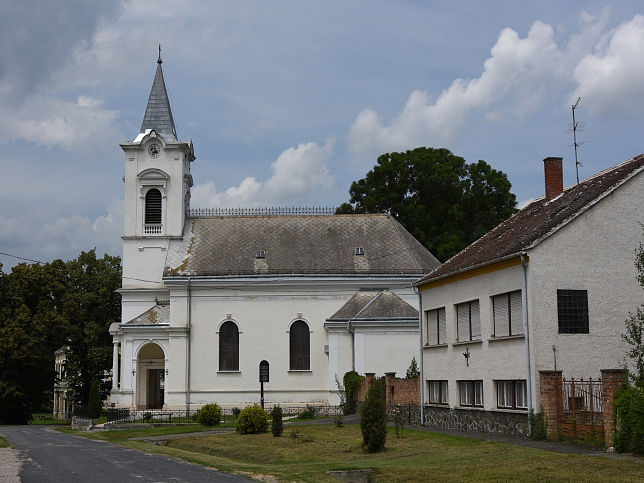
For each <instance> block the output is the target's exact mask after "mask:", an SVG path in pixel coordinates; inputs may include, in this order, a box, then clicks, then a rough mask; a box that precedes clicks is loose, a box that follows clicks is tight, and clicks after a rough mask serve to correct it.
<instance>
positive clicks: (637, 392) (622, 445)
mask: <svg viewBox="0 0 644 483" xmlns="http://www.w3.org/2000/svg"><path fill="white" fill-rule="evenodd" d="M614 408H615V420H616V423H617V425H616V426H617V431H616V432H615V441H614V445H615V449H616V450H617V451H618V452H620V453H636V454H644V388H641V387H627V388H625V389H624V390H622V391H620V393H619V395H618V396H617V399H616V400H615V406H614Z"/></svg>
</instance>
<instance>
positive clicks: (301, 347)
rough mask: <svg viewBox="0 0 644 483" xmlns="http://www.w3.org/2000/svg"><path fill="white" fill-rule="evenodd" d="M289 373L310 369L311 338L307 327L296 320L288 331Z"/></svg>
mask: <svg viewBox="0 0 644 483" xmlns="http://www.w3.org/2000/svg"><path fill="white" fill-rule="evenodd" d="M289 339H290V340H289V342H290V344H289V345H290V351H289V352H290V365H289V369H290V370H291V371H309V370H310V369H311V356H310V353H311V337H310V332H309V326H308V324H307V323H306V322H304V321H303V320H296V321H295V322H293V323H292V324H291V329H290V330H289Z"/></svg>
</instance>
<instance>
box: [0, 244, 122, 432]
mask: <svg viewBox="0 0 644 483" xmlns="http://www.w3.org/2000/svg"><path fill="white" fill-rule="evenodd" d="M120 277H121V267H120V259H119V257H111V256H109V255H105V256H104V257H103V258H101V259H97V258H96V254H95V251H94V250H91V251H89V252H82V253H81V255H80V256H79V257H78V258H77V259H75V260H71V261H69V262H66V263H65V262H63V261H62V260H54V261H53V262H51V263H45V264H38V263H34V264H31V265H28V264H25V263H21V264H18V265H16V266H15V267H13V269H12V271H11V272H10V273H4V272H3V271H2V269H1V265H0V422H4V423H25V422H26V421H28V420H29V419H30V418H31V414H32V413H33V412H34V411H35V410H37V409H38V408H40V407H42V406H49V405H51V392H52V389H53V384H54V380H55V379H54V378H55V373H54V352H55V351H56V350H57V349H59V348H60V347H62V346H67V347H69V353H68V370H67V374H68V376H69V378H70V382H71V384H72V389H73V391H74V394H75V400H76V401H77V402H79V403H82V404H87V403H88V400H89V392H90V387H91V382H92V380H100V381H102V379H103V377H104V376H105V372H106V371H107V370H109V368H110V367H111V362H112V358H111V354H112V352H111V350H112V342H111V337H110V336H109V333H108V328H109V325H110V324H111V323H112V322H114V321H116V320H118V318H119V313H120V304H119V302H120V299H119V295H118V294H117V293H116V292H115V290H116V289H117V288H119V287H120V282H121V278H120ZM106 386H108V384H107V383H103V387H102V394H101V395H102V397H105V395H106V393H107V391H108V390H109V389H108V387H106Z"/></svg>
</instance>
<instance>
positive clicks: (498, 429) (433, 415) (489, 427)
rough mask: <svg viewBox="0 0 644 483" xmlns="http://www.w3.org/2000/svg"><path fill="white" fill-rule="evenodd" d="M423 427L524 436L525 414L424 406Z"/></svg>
mask: <svg viewBox="0 0 644 483" xmlns="http://www.w3.org/2000/svg"><path fill="white" fill-rule="evenodd" d="M425 426H427V427H429V428H434V429H445V430H453V431H471V432H483V433H502V434H506V435H511V436H525V435H526V433H527V431H528V415H527V414H526V413H509V412H501V411H485V410H483V409H481V410H477V409H458V408H447V407H445V408H443V407H438V406H425Z"/></svg>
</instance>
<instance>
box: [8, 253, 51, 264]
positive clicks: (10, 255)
mask: <svg viewBox="0 0 644 483" xmlns="http://www.w3.org/2000/svg"><path fill="white" fill-rule="evenodd" d="M0 255H6V256H8V257H12V258H17V259H18V260H25V261H26V262H34V263H40V264H42V265H44V264H45V262H41V261H40V260H33V259H32V258H25V257H19V256H18V255H12V254H11V253H5V252H0Z"/></svg>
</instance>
